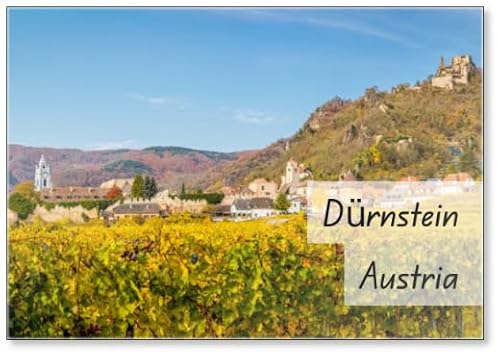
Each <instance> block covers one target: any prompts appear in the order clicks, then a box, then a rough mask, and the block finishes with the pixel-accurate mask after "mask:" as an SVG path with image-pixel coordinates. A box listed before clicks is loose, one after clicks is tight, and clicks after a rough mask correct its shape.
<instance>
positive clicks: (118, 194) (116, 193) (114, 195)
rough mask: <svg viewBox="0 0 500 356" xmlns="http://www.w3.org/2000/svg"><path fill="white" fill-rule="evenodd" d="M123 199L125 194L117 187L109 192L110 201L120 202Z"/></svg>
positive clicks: (107, 195)
mask: <svg viewBox="0 0 500 356" xmlns="http://www.w3.org/2000/svg"><path fill="white" fill-rule="evenodd" d="M122 198H123V192H122V190H121V189H120V188H119V187H117V186H116V185H114V186H113V187H111V189H110V190H109V191H108V194H106V199H109V200H119V199H122Z"/></svg>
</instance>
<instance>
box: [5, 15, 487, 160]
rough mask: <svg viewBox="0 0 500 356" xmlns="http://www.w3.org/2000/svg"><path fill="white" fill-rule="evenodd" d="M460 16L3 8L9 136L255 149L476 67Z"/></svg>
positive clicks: (474, 42)
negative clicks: (350, 108)
mask: <svg viewBox="0 0 500 356" xmlns="http://www.w3.org/2000/svg"><path fill="white" fill-rule="evenodd" d="M482 26H483V25H482V12H481V10H480V9H479V8H468V9H450V8H448V9H439V8H432V9H394V8H393V9H380V8H377V9H359V8H358V9H345V8H340V9H339V8H337V9H284V8H280V9H270V8H250V9H222V8H212V9H151V8H149V9H118V8H114V9H111V8H109V9H106V8H100V9H90V8H86V9H70V8H60V9H57V8H55V9H54V8H52V9H42V8H38V9H36V8H22V9H21V8H17V9H16V8H12V7H11V8H10V9H9V12H8V34H7V35H8V101H7V102H8V135H9V136H8V141H9V143H17V144H24V145H29V146H35V147H56V148H80V149H84V150H98V149H121V148H144V147H150V146H183V147H191V148H197V149H205V150H214V151H225V152H229V151H237V150H245V149H254V148H262V147H265V146H267V145H269V144H271V143H272V142H274V141H275V140H277V139H279V138H284V137H288V136H290V135H292V134H293V133H295V132H296V131H297V130H298V129H299V128H300V127H302V125H303V124H304V122H305V121H306V120H307V118H308V116H309V115H310V113H312V112H313V111H314V110H315V109H316V107H318V106H320V105H321V104H322V103H324V102H326V101H328V100H329V99H331V98H333V97H335V96H340V97H342V98H346V99H349V98H350V99H355V98H358V97H359V96H361V95H363V93H364V90H365V89H366V88H367V87H371V86H374V85H376V86H378V87H379V88H380V89H382V90H389V89H391V87H393V86H395V85H397V84H399V83H405V82H408V83H415V82H416V81H417V80H422V79H426V78H427V76H428V75H430V74H434V72H435V70H436V68H437V66H438V64H439V58H440V56H444V57H445V61H446V62H449V61H450V58H451V56H453V55H457V54H466V53H467V54H471V55H472V58H473V60H474V62H475V63H476V65H478V66H480V67H482Z"/></svg>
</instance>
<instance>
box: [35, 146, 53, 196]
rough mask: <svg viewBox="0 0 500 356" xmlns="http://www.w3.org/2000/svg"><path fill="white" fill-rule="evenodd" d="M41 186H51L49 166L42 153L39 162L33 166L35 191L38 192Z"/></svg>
mask: <svg viewBox="0 0 500 356" xmlns="http://www.w3.org/2000/svg"><path fill="white" fill-rule="evenodd" d="M43 188H52V179H51V177H50V167H49V165H48V164H47V162H45V157H43V155H42V157H40V162H38V164H37V165H36V166H35V191H37V192H39V191H40V190H41V189H43Z"/></svg>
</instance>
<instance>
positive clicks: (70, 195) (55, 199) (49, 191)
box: [40, 187, 109, 203]
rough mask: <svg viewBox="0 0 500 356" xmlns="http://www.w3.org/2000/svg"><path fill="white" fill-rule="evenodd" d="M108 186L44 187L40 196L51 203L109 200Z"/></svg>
mask: <svg viewBox="0 0 500 356" xmlns="http://www.w3.org/2000/svg"><path fill="white" fill-rule="evenodd" d="M108 193H109V189H108V188H95V187H54V188H42V189H41V190H40V197H41V199H42V200H44V201H46V202H49V203H63V202H80V201H88V200H107V195H108Z"/></svg>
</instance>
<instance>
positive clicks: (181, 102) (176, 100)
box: [128, 93, 192, 111]
mask: <svg viewBox="0 0 500 356" xmlns="http://www.w3.org/2000/svg"><path fill="white" fill-rule="evenodd" d="M128 96H129V97H130V98H132V99H134V100H136V101H140V102H143V103H146V104H151V105H168V106H170V107H174V108H176V109H178V110H181V111H183V110H186V109H187V108H188V107H190V106H192V105H191V101H190V100H189V99H187V98H183V97H178V96H147V95H142V94H137V93H129V94H128Z"/></svg>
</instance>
